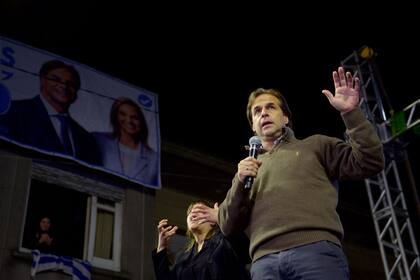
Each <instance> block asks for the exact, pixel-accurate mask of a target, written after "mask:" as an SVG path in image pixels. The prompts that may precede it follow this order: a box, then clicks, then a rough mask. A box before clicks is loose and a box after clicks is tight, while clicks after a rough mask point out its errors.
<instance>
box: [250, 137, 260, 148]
mask: <svg viewBox="0 0 420 280" xmlns="http://www.w3.org/2000/svg"><path fill="white" fill-rule="evenodd" d="M249 145H250V146H252V145H256V146H260V145H261V140H260V138H259V137H258V136H252V137H251V138H249Z"/></svg>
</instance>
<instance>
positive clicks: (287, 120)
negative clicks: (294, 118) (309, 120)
mask: <svg viewBox="0 0 420 280" xmlns="http://www.w3.org/2000/svg"><path fill="white" fill-rule="evenodd" d="M285 118H286V121H285V122H284V123H285V124H286V126H287V125H288V124H289V117H286V116H285Z"/></svg>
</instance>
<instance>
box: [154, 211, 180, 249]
mask: <svg viewBox="0 0 420 280" xmlns="http://www.w3.org/2000/svg"><path fill="white" fill-rule="evenodd" d="M157 229H158V233H159V240H158V246H157V252H158V253H159V252H160V251H162V250H164V249H166V248H167V247H168V241H169V239H170V238H171V237H172V236H173V235H174V234H175V232H176V230H177V229H178V227H177V226H168V219H162V220H160V222H159V224H158V226H157Z"/></svg>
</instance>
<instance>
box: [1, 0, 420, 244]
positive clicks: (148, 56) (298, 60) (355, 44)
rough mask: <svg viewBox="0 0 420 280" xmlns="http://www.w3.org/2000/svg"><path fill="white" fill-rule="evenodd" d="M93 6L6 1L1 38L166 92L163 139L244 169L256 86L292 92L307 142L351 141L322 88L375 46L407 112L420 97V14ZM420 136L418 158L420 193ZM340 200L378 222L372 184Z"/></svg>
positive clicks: (345, 191) (395, 101) (349, 6)
mask: <svg viewBox="0 0 420 280" xmlns="http://www.w3.org/2000/svg"><path fill="white" fill-rule="evenodd" d="M41 2H42V3H41ZM83 2H84V3H79V1H76V0H74V1H33V0H32V1H31V0H3V1H2V2H1V3H0V34H2V35H3V36H6V37H9V38H11V39H14V40H17V41H21V42H23V43H25V44H28V45H32V46H34V47H36V48H40V49H45V50H47V51H49V52H52V53H55V54H58V55H61V56H64V57H67V58H69V59H72V60H75V61H78V62H80V63H83V64H86V65H88V66H90V67H92V68H95V69H97V70H99V71H101V72H104V73H106V74H109V75H111V76H115V77H117V78H119V79H121V80H123V81H126V82H128V83H131V84H133V85H135V86H138V87H142V88H145V89H147V90H149V91H152V92H155V93H157V94H158V98H159V110H160V129H161V131H160V132H161V136H162V139H163V141H170V142H173V143H176V144H179V145H182V146H184V147H186V148H190V149H193V150H196V151H200V152H204V153H207V154H209V155H212V156H213V157H218V158H220V159H224V160H228V161H231V162H232V163H235V164H236V163H237V162H238V161H239V160H240V159H242V158H244V157H245V156H246V155H247V152H246V151H245V150H244V149H243V146H244V145H245V144H247V143H248V139H249V137H250V136H251V131H250V129H249V127H248V123H247V120H246V115H245V109H246V108H245V107H246V102H247V97H248V94H249V93H250V92H251V91H252V90H253V89H255V88H256V87H264V88H270V87H274V88H277V89H280V91H281V92H282V93H283V94H284V95H285V96H286V98H287V100H288V102H289V106H290V108H291V110H292V115H293V123H294V130H295V134H296V136H297V137H298V138H304V137H307V136H309V135H312V134H315V133H321V134H326V135H330V136H336V137H342V136H343V132H344V126H343V124H342V121H341V118H340V116H339V113H338V112H336V111H335V109H333V108H332V107H331V106H330V105H329V103H328V101H327V99H326V98H325V97H324V96H323V94H322V93H321V90H322V89H330V90H333V83H332V77H331V73H332V71H333V70H335V69H336V68H337V67H338V66H339V65H340V62H341V61H342V60H344V59H345V58H346V57H348V56H349V55H350V54H351V53H352V52H353V51H356V50H358V49H359V48H361V47H362V46H363V45H368V46H370V47H372V48H373V49H374V50H375V51H376V53H377V58H376V63H377V65H378V69H379V72H380V75H381V77H382V80H383V84H384V87H385V90H386V92H387V94H388V96H389V100H390V101H391V105H392V106H393V107H394V109H395V111H399V110H401V109H402V108H404V107H405V106H407V105H409V104H411V103H412V102H413V101H415V100H417V99H419V98H420V92H419V86H418V81H419V69H418V68H419V65H420V42H419V38H418V34H419V29H418V26H420V22H419V21H420V17H418V15H417V14H415V12H416V11H417V9H414V8H413V7H408V6H403V5H402V4H401V5H397V4H395V3H392V5H391V6H389V7H386V6H385V5H384V4H383V3H381V6H380V7H378V6H375V5H368V4H367V3H363V5H358V4H357V3H355V2H352V3H348V2H343V4H345V5H344V6H343V7H337V5H338V4H337V3H336V4H335V5H336V6H335V8H336V9H335V11H333V10H331V9H330V8H331V7H328V9H327V10H323V7H320V6H318V3H316V4H315V5H314V4H304V3H303V2H301V1H299V3H297V4H298V5H297V6H298V7H296V8H295V9H291V8H288V7H283V6H282V5H281V4H280V3H277V4H276V6H275V7H268V6H265V7H263V8H261V7H257V6H254V5H252V6H247V7H245V6H244V5H243V4H242V6H241V7H239V6H235V7H233V6H231V7H217V8H216V7H210V6H207V7H197V6H192V5H190V6H182V5H181V4H180V3H176V5H172V6H168V5H167V4H165V5H163V4H162V6H161V7H159V8H158V9H156V8H154V9H150V8H145V7H134V6H127V4H125V3H122V2H121V4H119V3H118V4H117V3H112V4H104V3H103V1H102V2H99V1H83ZM107 5H109V6H107ZM237 5H239V4H237ZM310 5H312V6H310ZM315 11H317V12H315ZM419 139H420V137H418V136H417V138H414V139H413V141H414V143H410V146H411V147H412V151H414V152H411V153H410V155H409V156H410V160H411V162H412V165H413V171H414V173H415V177H416V182H417V185H419V184H420V177H419V176H420V173H419V172H418V171H417V172H416V170H419V168H420V160H419V159H418V152H419V147H420V140H419ZM413 147H414V148H413ZM403 176H405V175H403ZM361 183H362V182H361ZM417 189H418V187H417ZM340 197H341V199H340V200H341V201H342V202H341V205H344V206H343V207H346V205H351V206H350V208H351V209H352V211H356V212H357V211H359V210H358V209H359V208H358V206H356V205H358V204H359V205H362V206H361V207H362V208H363V209H365V210H364V213H365V215H368V212H367V207H368V202H367V196H366V191H365V190H364V187H363V186H360V187H358V186H353V187H352V188H342V193H341V194H340ZM343 198H344V200H343ZM350 213H353V212H350ZM352 219H353V217H350V219H345V221H352ZM354 222H356V223H358V221H356V220H355V221H354ZM359 226H360V224H357V225H356V224H355V225H345V227H346V228H350V229H351V228H352V227H354V228H358V227H359ZM369 226H371V227H373V225H372V224H370V223H369ZM370 230H371V231H373V228H370ZM419 231H420V229H419ZM363 238H364V237H363Z"/></svg>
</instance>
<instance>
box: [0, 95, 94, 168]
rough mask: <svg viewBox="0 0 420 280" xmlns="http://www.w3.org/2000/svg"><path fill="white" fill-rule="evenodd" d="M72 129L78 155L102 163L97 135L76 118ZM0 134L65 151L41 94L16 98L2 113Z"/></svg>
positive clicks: (71, 120)
mask: <svg viewBox="0 0 420 280" xmlns="http://www.w3.org/2000/svg"><path fill="white" fill-rule="evenodd" d="M69 128H70V130H71V133H72V139H73V144H74V149H75V151H74V157H75V158H77V159H79V160H82V161H85V162H87V163H90V164H95V165H101V154H100V151H99V148H98V147H97V145H96V142H95V139H94V138H93V136H92V135H91V134H90V133H89V132H87V131H86V130H85V129H84V128H83V127H81V126H80V125H79V124H78V123H77V122H76V121H74V120H73V119H72V118H70V121H69ZM0 134H2V135H4V136H6V137H7V138H9V139H11V140H14V141H17V142H19V143H21V144H25V145H29V146H32V147H34V148H38V149H41V150H44V151H48V152H56V153H62V154H65V151H64V147H63V145H62V143H61V141H60V138H59V137H58V135H57V133H56V131H55V129H54V126H53V124H52V123H51V120H50V117H49V116H48V112H47V109H46V108H45V106H44V104H43V103H42V101H41V98H40V96H39V95H38V96H36V97H34V98H32V99H25V100H15V101H13V102H12V104H11V107H10V110H9V111H8V112H7V113H6V114H5V115H4V116H0Z"/></svg>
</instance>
